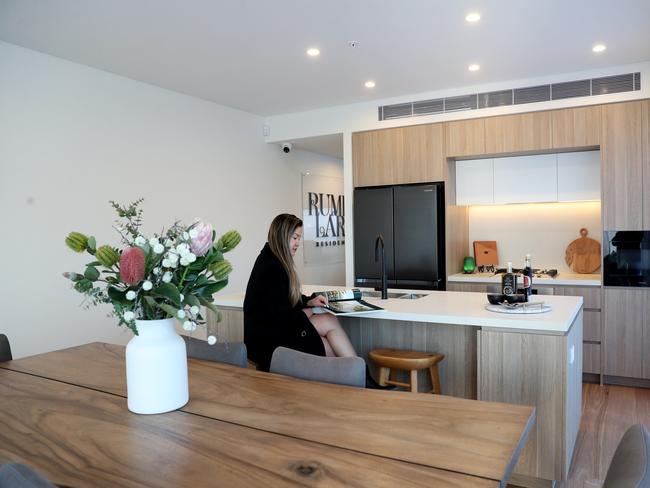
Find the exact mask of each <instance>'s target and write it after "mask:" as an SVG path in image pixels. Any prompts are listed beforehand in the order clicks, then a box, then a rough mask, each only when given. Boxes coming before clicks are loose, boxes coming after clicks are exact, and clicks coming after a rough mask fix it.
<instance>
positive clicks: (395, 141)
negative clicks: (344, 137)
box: [352, 128, 404, 186]
mask: <svg viewBox="0 0 650 488" xmlns="http://www.w3.org/2000/svg"><path fill="white" fill-rule="evenodd" d="M402 136H403V131H402V129H401V128H396V129H383V130H376V131H369V132H359V133H354V134H352V166H353V177H354V186H375V185H390V184H392V183H393V181H394V178H395V176H394V169H395V163H396V161H397V160H398V159H399V158H401V157H402V154H403V152H404V140H403V137H402Z"/></svg>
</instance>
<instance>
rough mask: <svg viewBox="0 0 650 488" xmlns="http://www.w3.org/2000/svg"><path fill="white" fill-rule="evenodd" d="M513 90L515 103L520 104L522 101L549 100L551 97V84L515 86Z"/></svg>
mask: <svg viewBox="0 0 650 488" xmlns="http://www.w3.org/2000/svg"><path fill="white" fill-rule="evenodd" d="M513 92H514V97H513V98H514V102H515V105H520V104H522V103H535V102H548V101H549V100H550V99H551V85H539V86H529V87H526V88H515V89H514V90H513Z"/></svg>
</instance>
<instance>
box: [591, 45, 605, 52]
mask: <svg viewBox="0 0 650 488" xmlns="http://www.w3.org/2000/svg"><path fill="white" fill-rule="evenodd" d="M605 49H607V46H605V44H596V45H595V46H594V47H592V48H591V50H592V51H593V52H595V53H602V52H603V51H604V50H605Z"/></svg>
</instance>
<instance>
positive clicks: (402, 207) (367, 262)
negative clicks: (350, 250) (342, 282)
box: [354, 183, 445, 290]
mask: <svg viewBox="0 0 650 488" xmlns="http://www.w3.org/2000/svg"><path fill="white" fill-rule="evenodd" d="M444 202H445V200H444V184H443V183H425V184H414V185H399V186H381V187H371V188H357V189H355V190H354V284H355V286H366V287H379V286H381V267H380V262H379V261H376V260H375V242H376V240H377V236H379V235H381V236H382V237H383V240H384V251H385V256H386V271H387V275H388V287H389V288H412V289H427V290H444V289H445V203H444Z"/></svg>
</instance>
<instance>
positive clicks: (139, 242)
mask: <svg viewBox="0 0 650 488" xmlns="http://www.w3.org/2000/svg"><path fill="white" fill-rule="evenodd" d="M146 242H147V240H146V239H145V238H144V237H142V236H138V237H136V238H135V245H136V246H144V245H145V244H146Z"/></svg>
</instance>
